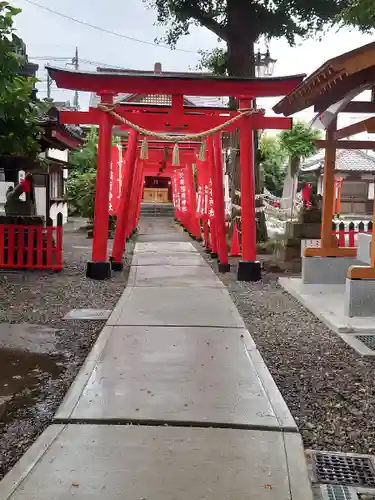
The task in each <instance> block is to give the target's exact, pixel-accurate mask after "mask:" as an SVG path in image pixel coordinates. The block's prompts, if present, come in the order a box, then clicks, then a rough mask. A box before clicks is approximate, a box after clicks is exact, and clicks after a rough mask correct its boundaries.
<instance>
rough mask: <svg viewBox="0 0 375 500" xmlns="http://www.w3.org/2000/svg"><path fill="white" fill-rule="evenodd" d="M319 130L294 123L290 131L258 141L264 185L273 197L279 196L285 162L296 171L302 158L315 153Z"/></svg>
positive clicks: (283, 177) (304, 124)
mask: <svg viewBox="0 0 375 500" xmlns="http://www.w3.org/2000/svg"><path fill="white" fill-rule="evenodd" d="M320 138H321V134H320V131H319V130H316V129H312V128H310V126H309V125H307V124H306V123H303V122H295V124H294V125H293V128H292V129H291V130H284V131H283V132H281V133H280V134H278V135H277V136H267V135H265V136H263V137H262V139H261V141H260V166H261V168H262V170H263V173H264V185H265V187H266V188H267V189H268V191H270V192H271V193H272V194H274V195H275V196H281V194H282V190H283V183H284V179H285V176H286V173H287V160H288V158H289V159H290V160H291V161H290V165H291V166H292V165H293V166H294V167H295V171H293V175H296V174H297V170H298V168H299V165H300V161H301V159H302V158H308V157H309V156H312V155H313V154H315V153H316V152H317V148H316V146H315V144H314V141H315V140H316V139H320Z"/></svg>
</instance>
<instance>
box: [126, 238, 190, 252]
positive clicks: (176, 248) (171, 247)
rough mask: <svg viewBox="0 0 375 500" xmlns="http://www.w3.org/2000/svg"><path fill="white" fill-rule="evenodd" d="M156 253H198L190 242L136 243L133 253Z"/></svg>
mask: <svg viewBox="0 0 375 500" xmlns="http://www.w3.org/2000/svg"><path fill="white" fill-rule="evenodd" d="M143 252H150V253H151V252H157V253H159V254H160V253H161V254H164V253H180V252H189V253H198V250H197V249H196V248H194V246H193V245H192V244H191V243H190V241H173V242H170V241H147V242H139V243H136V245H135V248H134V253H135V254H137V253H143Z"/></svg>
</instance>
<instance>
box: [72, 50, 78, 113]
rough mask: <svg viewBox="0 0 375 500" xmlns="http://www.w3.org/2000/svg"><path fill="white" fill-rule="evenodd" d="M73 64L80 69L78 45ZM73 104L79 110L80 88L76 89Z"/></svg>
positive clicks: (76, 68)
mask: <svg viewBox="0 0 375 500" xmlns="http://www.w3.org/2000/svg"><path fill="white" fill-rule="evenodd" d="M72 64H73V65H74V69H75V70H76V71H78V70H79V58H78V47H76V53H75V56H74V57H73V59H72ZM73 106H74V109H76V110H77V111H78V109H79V94H78V90H76V91H75V93H74V100H73Z"/></svg>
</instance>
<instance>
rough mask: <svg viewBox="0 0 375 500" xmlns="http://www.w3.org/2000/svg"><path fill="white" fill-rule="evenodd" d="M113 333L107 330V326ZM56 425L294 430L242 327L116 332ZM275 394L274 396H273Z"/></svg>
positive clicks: (83, 373)
mask: <svg viewBox="0 0 375 500" xmlns="http://www.w3.org/2000/svg"><path fill="white" fill-rule="evenodd" d="M108 328H109V327H108ZM104 335H105V336H107V341H106V343H105V344H103V342H102V345H103V351H102V352H101V353H98V358H97V362H96V363H95V364H94V363H93V360H90V366H89V367H88V369H87V367H83V369H82V370H81V373H80V375H79V376H78V377H77V379H76V381H75V382H74V384H73V386H72V387H71V389H70V391H69V393H68V395H67V397H66V399H65V400H64V402H63V404H62V406H61V407H60V409H59V411H58V412H57V414H56V417H55V418H56V420H57V421H59V422H60V421H66V422H68V423H70V422H72V421H80V422H88V423H90V421H93V422H99V421H100V422H104V423H106V422H107V423H108V422H109V421H112V422H133V423H136V422H147V423H154V422H166V423H169V424H170V423H176V422H180V423H188V424H191V423H192V424H194V425H202V426H207V425H213V426H217V425H223V426H234V427H235V426H239V427H241V428H245V427H249V428H272V429H280V428H282V429H284V430H285V429H287V430H290V431H295V432H297V427H296V424H295V422H294V420H293V418H292V416H291V415H290V413H289V411H288V408H287V406H286V404H285V402H284V401H283V399H282V398H281V399H280V398H278V397H277V394H278V391H277V388H276V385H275V383H274V382H273V380H272V378H267V376H264V375H266V374H264V373H263V372H262V378H261V376H260V374H259V373H258V371H257V368H258V366H259V369H260V371H262V370H263V366H262V364H261V363H259V359H254V360H253V359H252V357H251V354H250V355H249V352H248V351H250V352H251V351H253V350H256V346H255V344H254V342H253V341H252V339H251V337H250V335H249V333H248V332H247V330H242V329H239V328H234V329H232V328H199V327H196V328H188V327H185V328H184V327H182V328H181V327H178V328H176V327H174V328H168V327H148V328H147V327H113V328H112V332H111V333H110V334H108V332H105V333H104ZM275 395H276V397H275Z"/></svg>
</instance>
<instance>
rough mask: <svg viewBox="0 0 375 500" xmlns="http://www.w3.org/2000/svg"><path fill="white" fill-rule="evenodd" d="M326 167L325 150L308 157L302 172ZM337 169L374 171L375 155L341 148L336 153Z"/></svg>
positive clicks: (344, 170)
mask: <svg viewBox="0 0 375 500" xmlns="http://www.w3.org/2000/svg"><path fill="white" fill-rule="evenodd" d="M323 167H324V151H320V152H319V153H317V154H316V155H314V156H311V157H310V158H308V159H306V160H305V161H304V162H303V163H302V165H301V171H302V172H314V171H317V170H319V169H323ZM335 170H337V171H340V172H371V173H372V172H374V173H375V155H374V154H372V153H370V152H366V151H362V150H359V149H341V150H338V151H337V153H336V165H335Z"/></svg>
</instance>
